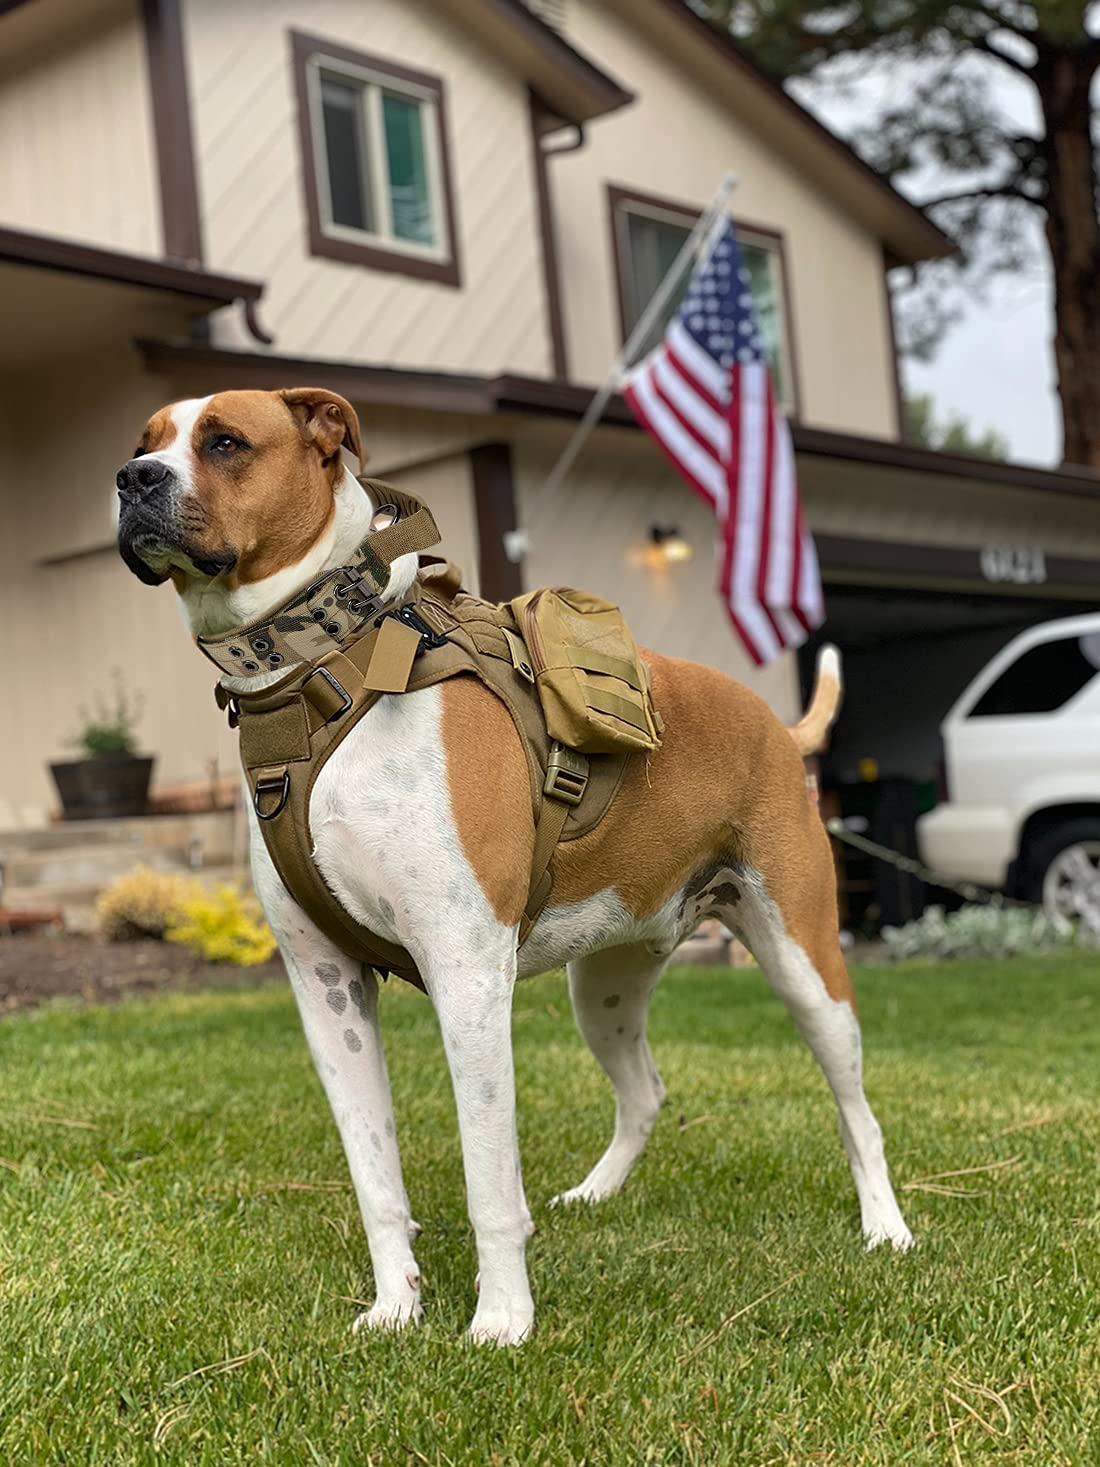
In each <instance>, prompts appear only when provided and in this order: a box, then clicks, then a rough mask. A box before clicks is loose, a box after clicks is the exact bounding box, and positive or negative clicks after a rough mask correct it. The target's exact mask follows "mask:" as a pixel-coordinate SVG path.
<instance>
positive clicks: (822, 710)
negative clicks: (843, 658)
mask: <svg viewBox="0 0 1100 1467" xmlns="http://www.w3.org/2000/svg"><path fill="white" fill-rule="evenodd" d="M842 689H843V684H842V683H841V679H840V653H839V652H838V651H837V649H836V648H835V647H834V646H833V644H832V643H831V642H827V643H826V644H825V646H824V647H822V649H821V651H820V652H819V653H818V654H817V677H816V679H815V681H814V693H813V697H812V698H811V699H810V706H809V707H808V708H807V709H806V712H805V713H804V714H803V716H802V718H801V719H800V720H799V721H798V723H796V724H795V725H794V727H793V728H789V729H788V730H787V732H788V733H789V734H790V736H791V738H792V739H794V746H795V748H796V749H797V750H798V752H799V753H800V754H801V755H802V757H803V758H805V757H806V755H807V754H817V753H819V752H820V751H821V750H822V749H823V748H824V747H825V745H826V743H827V742H828V737H829V730H830V728H832V726H833V720H834V719H835V718H836V715H837V710H838V709H839V707H840V695H841V692H842Z"/></svg>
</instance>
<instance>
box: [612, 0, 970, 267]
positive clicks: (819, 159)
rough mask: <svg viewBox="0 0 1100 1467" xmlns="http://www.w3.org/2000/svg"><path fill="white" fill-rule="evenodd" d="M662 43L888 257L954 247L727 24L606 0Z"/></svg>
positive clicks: (647, 2) (652, 3)
mask: <svg viewBox="0 0 1100 1467" xmlns="http://www.w3.org/2000/svg"><path fill="white" fill-rule="evenodd" d="M611 4H612V5H613V6H614V7H615V8H616V9H617V10H619V12H620V13H621V14H623V16H624V18H628V20H629V23H630V24H632V25H636V26H644V27H645V28H646V30H647V31H648V32H649V34H650V35H651V36H652V38H653V39H654V40H655V41H656V42H657V43H658V45H659V46H660V47H661V49H662V51H663V52H664V53H665V54H666V55H667V56H669V57H670V58H674V59H676V60H678V61H680V62H681V64H683V65H684V66H686V67H688V68H689V69H690V70H692V71H693V72H694V73H695V74H696V75H698V76H702V77H704V78H705V79H706V80H707V81H709V82H710V84H711V86H712V87H713V88H714V89H715V90H717V91H719V92H720V93H722V94H724V96H725V97H726V98H728V99H729V105H730V106H731V107H735V108H736V109H737V110H738V111H739V112H740V113H741V114H742V115H743V116H744V117H745V118H746V120H747V121H749V122H751V123H753V124H754V126H755V128H756V130H757V131H758V132H759V133H760V134H761V136H763V137H765V138H767V139H768V140H769V142H770V143H771V144H772V145H773V146H774V147H775V148H776V149H777V150H778V151H779V152H781V153H783V154H785V155H786V157H787V158H788V159H790V161H791V162H792V163H793V164H794V165H795V167H797V168H798V169H799V171H800V172H802V173H803V174H808V175H809V176H810V177H811V178H813V179H814V180H815V181H816V182H817V183H818V185H819V186H820V187H822V188H823V189H824V190H826V191H827V192H828V193H829V195H830V197H832V198H834V199H835V200H836V201H837V202H838V203H840V204H842V205H843V206H845V207H846V208H847V209H849V210H850V211H851V213H852V214H853V215H854V216H855V217H856V218H857V219H860V220H862V221H863V222H864V223H865V224H866V225H867V227H868V228H869V229H871V230H872V232H873V233H874V234H875V235H876V236H877V237H878V238H879V239H880V240H881V241H882V243H883V245H884V246H885V248H886V251H887V263H888V264H889V265H910V264H915V263H916V262H917V261H919V260H927V259H936V258H940V257H942V256H945V255H951V254H954V253H955V251H956V249H957V245H956V244H955V242H954V240H952V239H951V238H950V236H948V235H946V234H945V233H944V232H943V230H942V229H940V228H939V227H938V226H937V225H935V224H933V222H932V220H931V219H929V217H928V215H927V214H925V212H924V211H923V209H920V208H918V207H917V205H916V204H913V203H910V201H909V200H908V199H907V198H905V197H904V195H902V194H900V193H899V192H898V190H897V189H896V188H894V186H893V185H892V184H891V183H890V182H889V181H888V180H887V179H886V178H884V177H883V175H882V174H881V173H878V172H876V170H875V169H873V168H872V167H871V165H870V164H869V163H865V162H864V160H863V159H862V158H861V157H860V156H859V155H858V153H856V152H855V150H854V149H853V148H851V147H850V146H849V145H848V144H847V143H846V142H844V141H843V140H842V139H841V138H839V137H837V135H836V134H835V133H834V132H832V131H830V129H829V128H828V127H826V126H825V124H824V123H823V122H820V121H819V120H818V119H817V118H816V117H815V116H814V115H813V114H812V113H811V112H808V111H807V110H806V108H805V107H802V106H801V105H800V104H799V103H798V102H796V101H795V99H794V98H793V97H791V96H789V95H788V94H787V92H785V91H784V89H783V88H782V87H781V86H780V85H779V84H778V83H777V82H774V81H772V79H771V78H770V77H769V76H767V75H766V74H765V73H764V72H763V71H761V69H760V67H759V66H757V64H756V63H755V62H754V61H753V60H752V59H751V58H750V57H749V56H748V55H747V54H746V53H745V52H744V51H743V50H742V48H741V47H740V46H739V45H738V44H737V42H736V41H735V40H734V38H733V37H732V36H731V35H730V34H729V33H728V32H726V31H723V30H720V29H719V28H718V27H717V26H714V25H711V24H710V22H709V21H706V20H704V19H703V17H702V16H701V15H698V14H696V12H695V11H694V10H692V9H691V8H690V6H688V5H687V4H686V3H685V0H611Z"/></svg>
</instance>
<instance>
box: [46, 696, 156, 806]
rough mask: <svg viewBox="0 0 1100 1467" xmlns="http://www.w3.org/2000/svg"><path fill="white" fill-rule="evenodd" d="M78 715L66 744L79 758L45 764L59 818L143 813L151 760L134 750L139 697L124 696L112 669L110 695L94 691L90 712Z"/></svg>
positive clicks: (150, 771)
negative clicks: (77, 726)
mask: <svg viewBox="0 0 1100 1467" xmlns="http://www.w3.org/2000/svg"><path fill="white" fill-rule="evenodd" d="M80 714H81V718H82V719H83V726H82V727H81V729H80V732H79V733H78V734H77V735H76V737H75V738H74V739H73V740H72V741H71V742H72V743H73V744H74V745H75V746H76V747H77V748H78V749H80V750H81V751H82V753H83V755H84V757H83V758H82V759H70V760H66V761H65V762H63V763H58V764H51V765H50V773H51V774H52V775H53V779H54V784H55V785H56V786H57V793H58V794H59V795H60V796H61V810H62V816H63V818H64V819H65V820H96V819H104V818H107V817H111V816H113V817H118V816H123V815H144V814H145V805H146V800H147V799H148V795H149V780H150V777H151V776H152V773H153V760H152V759H151V758H148V757H146V756H145V755H139V754H137V753H136V748H137V738H136V733H135V726H136V724H137V721H138V719H139V718H140V716H141V700H140V699H139V698H130V697H129V695H128V694H127V692H126V690H125V688H124V687H123V685H122V674H121V673H120V672H118V671H116V672H115V676H114V691H113V695H112V696H111V697H110V698H106V697H104V696H103V695H102V694H97V695H96V698H95V704H94V708H93V709H92V711H91V712H89V711H88V709H87V708H81V710H80Z"/></svg>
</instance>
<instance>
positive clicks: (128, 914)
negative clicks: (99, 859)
mask: <svg viewBox="0 0 1100 1467" xmlns="http://www.w3.org/2000/svg"><path fill="white" fill-rule="evenodd" d="M196 886H197V883H196V882H195V881H194V880H192V879H191V878H190V877H187V876H183V875H180V874H178V873H176V872H171V871H152V870H150V868H149V867H148V866H138V867H137V869H136V870H134V871H130V872H128V873H127V874H126V875H125V876H120V877H119V878H118V879H117V880H116V881H112V882H111V884H110V886H108V887H105V888H104V890H103V891H102V892H100V894H99V900H98V901H97V902H96V917H97V919H98V923H99V930H100V932H102V934H103V936H104V937H106V938H108V939H109V940H110V941H111V942H129V941H133V940H134V939H135V938H140V937H163V936H164V934H165V931H166V930H167V929H168V928H169V927H172V926H174V925H175V923H177V922H178V921H179V920H180V917H181V915H182V913H183V909H184V905H185V903H186V902H187V901H188V899H189V898H191V897H193V896H194V894H195V889H196Z"/></svg>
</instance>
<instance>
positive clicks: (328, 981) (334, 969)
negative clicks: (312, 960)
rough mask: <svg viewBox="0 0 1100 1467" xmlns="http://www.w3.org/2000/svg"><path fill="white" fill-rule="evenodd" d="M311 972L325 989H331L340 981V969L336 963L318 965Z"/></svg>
mask: <svg viewBox="0 0 1100 1467" xmlns="http://www.w3.org/2000/svg"><path fill="white" fill-rule="evenodd" d="M313 971H314V972H315V973H316V974H317V976H318V978H320V980H321V982H322V983H323V984H324V985H325V987H326V988H333V987H335V985H336V984H337V983H339V981H340V968H339V965H338V964H337V963H318V964H317V966H316V968H314V970H313Z"/></svg>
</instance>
